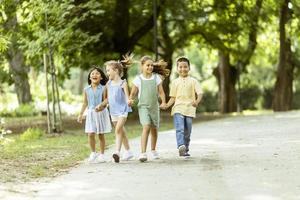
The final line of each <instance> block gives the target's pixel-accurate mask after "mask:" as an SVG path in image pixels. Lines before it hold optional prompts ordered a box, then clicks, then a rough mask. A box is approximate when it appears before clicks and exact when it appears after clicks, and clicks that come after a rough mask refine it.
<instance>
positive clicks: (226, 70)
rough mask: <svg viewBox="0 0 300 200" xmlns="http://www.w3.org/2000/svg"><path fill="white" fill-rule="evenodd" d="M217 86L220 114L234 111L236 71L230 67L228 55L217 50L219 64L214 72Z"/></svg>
mask: <svg viewBox="0 0 300 200" xmlns="http://www.w3.org/2000/svg"><path fill="white" fill-rule="evenodd" d="M214 75H215V76H216V78H217V80H218V84H219V109H220V112H221V113H230V112H235V111H236V90H235V83H236V76H237V74H236V69H235V68H234V67H231V66H230V61H229V54H227V53H224V52H222V51H221V50H219V64H218V68H217V69H216V70H215V72H214Z"/></svg>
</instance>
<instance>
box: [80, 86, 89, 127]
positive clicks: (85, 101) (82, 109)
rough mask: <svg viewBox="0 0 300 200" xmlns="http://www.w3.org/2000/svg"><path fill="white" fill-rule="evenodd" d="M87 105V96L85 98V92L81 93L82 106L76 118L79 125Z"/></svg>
mask: <svg viewBox="0 0 300 200" xmlns="http://www.w3.org/2000/svg"><path fill="white" fill-rule="evenodd" d="M87 105H88V102H87V96H86V93H85V91H83V104H82V106H81V110H80V114H79V116H78V118H77V121H78V122H79V123H82V119H83V112H84V111H85V109H86V107H87Z"/></svg>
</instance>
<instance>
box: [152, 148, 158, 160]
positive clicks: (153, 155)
mask: <svg viewBox="0 0 300 200" xmlns="http://www.w3.org/2000/svg"><path fill="white" fill-rule="evenodd" d="M151 155H152V158H153V159H154V160H157V159H159V154H158V153H157V151H155V150H152V151H151Z"/></svg>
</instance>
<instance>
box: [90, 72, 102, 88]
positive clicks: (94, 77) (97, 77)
mask: <svg viewBox="0 0 300 200" xmlns="http://www.w3.org/2000/svg"><path fill="white" fill-rule="evenodd" d="M101 79H102V77H101V73H100V72H99V71H98V70H97V69H94V70H93V71H91V73H90V80H91V83H92V84H94V85H98V84H99V83H100V81H101Z"/></svg>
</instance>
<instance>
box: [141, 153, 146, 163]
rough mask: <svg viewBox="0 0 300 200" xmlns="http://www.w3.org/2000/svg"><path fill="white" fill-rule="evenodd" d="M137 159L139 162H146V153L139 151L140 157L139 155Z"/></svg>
mask: <svg viewBox="0 0 300 200" xmlns="http://www.w3.org/2000/svg"><path fill="white" fill-rule="evenodd" d="M139 160H140V161H141V162H146V161H147V154H146V153H141V154H140V157H139Z"/></svg>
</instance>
